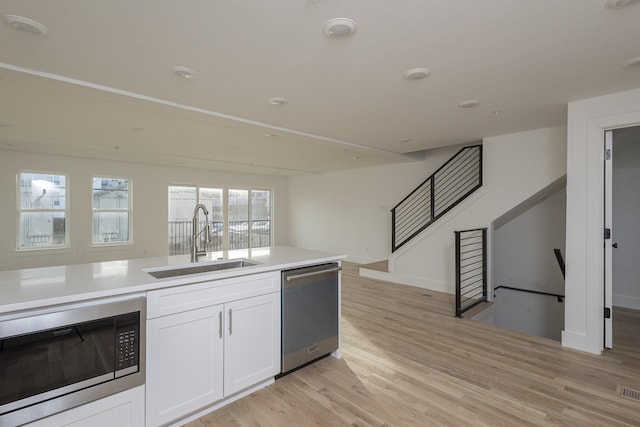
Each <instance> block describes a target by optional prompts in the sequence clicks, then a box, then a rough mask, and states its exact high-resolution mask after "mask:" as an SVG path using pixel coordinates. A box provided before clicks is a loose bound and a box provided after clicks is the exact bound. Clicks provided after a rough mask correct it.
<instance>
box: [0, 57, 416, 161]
mask: <svg viewBox="0 0 640 427" xmlns="http://www.w3.org/2000/svg"><path fill="white" fill-rule="evenodd" d="M0 68H3V69H6V70H10V71H16V72H20V73H25V74H28V75H32V76H36V77H42V78H46V79H51V80H56V81H59V82H63V83H69V84H73V85H77V86H81V87H85V88H89V89H95V90H99V91H102V92H107V93H112V94H116V95H121V96H126V97H129V98H134V99H138V100H141V101H147V102H153V103H156V104H159V105H163V106H167V107H173V108H179V109H182V110H186V111H191V112H194V113H200V114H205V115H208V116H212V117H216V118H219V119H223V120H229V121H233V122H236V123H242V124H246V125H251V126H257V127H261V128H265V129H269V130H272V131H278V132H282V133H287V134H291V135H297V136H303V137H307V138H313V139H317V140H320V141H324V142H330V143H333V144H338V145H342V146H345V147H350V148H357V149H359V150H364V151H370V152H377V153H384V154H392V155H397V156H399V157H408V156H406V155H404V154H402V153H397V152H394V151H389V150H383V149H380V148H376V147H369V146H366V145H360V144H354V143H352V142H347V141H343V140H340V139H336V138H330V137H327V136H322V135H316V134H313V133H308V132H302V131H299V130H295V129H289V128H285V127H282V126H276V125H271V124H269V123H263V122H258V121H255V120H249V119H245V118H244V117H238V116H233V115H230V114H224V113H219V112H217V111H211V110H207V109H204V108H199V107H194V106H191V105H186V104H180V103H177V102H173V101H168V100H166V99H161V98H156V97H153V96H148V95H143V94H140V93H135V92H130V91H128V90H122V89H117V88H114V87H110V86H105V85H100V84H96V83H91V82H86V81H83V80H78V79H74V78H70V77H65V76H61V75H58V74H53V73H47V72H45V71H39V70H33V69H30V68H25V67H20V66H17V65H12V64H7V63H5V62H0Z"/></svg>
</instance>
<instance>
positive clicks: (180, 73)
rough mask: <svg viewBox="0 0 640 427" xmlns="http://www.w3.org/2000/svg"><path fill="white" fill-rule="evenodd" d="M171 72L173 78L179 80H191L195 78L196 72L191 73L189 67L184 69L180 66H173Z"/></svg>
mask: <svg viewBox="0 0 640 427" xmlns="http://www.w3.org/2000/svg"><path fill="white" fill-rule="evenodd" d="M171 72H172V73H173V75H174V76H176V77H180V78H181V79H187V80H193V79H195V78H196V72H195V71H193V70H192V69H191V68H189V67H184V66H182V65H174V66H173V67H171Z"/></svg>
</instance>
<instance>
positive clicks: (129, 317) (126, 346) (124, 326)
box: [116, 313, 139, 371]
mask: <svg viewBox="0 0 640 427" xmlns="http://www.w3.org/2000/svg"><path fill="white" fill-rule="evenodd" d="M134 317H135V318H134ZM138 321H139V316H138V313H130V314H125V315H122V316H119V318H118V320H117V322H116V325H117V327H116V330H117V335H116V370H117V371H120V370H122V369H127V368H130V367H132V366H137V365H138V359H139V355H138V348H139V342H138Z"/></svg>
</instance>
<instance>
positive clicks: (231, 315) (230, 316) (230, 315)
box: [229, 309, 233, 335]
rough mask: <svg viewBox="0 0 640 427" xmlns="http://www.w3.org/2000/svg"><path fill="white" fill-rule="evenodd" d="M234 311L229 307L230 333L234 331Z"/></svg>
mask: <svg viewBox="0 0 640 427" xmlns="http://www.w3.org/2000/svg"><path fill="white" fill-rule="evenodd" d="M232 327H233V312H232V311H231V309H229V335H231V334H232V333H233V329H232Z"/></svg>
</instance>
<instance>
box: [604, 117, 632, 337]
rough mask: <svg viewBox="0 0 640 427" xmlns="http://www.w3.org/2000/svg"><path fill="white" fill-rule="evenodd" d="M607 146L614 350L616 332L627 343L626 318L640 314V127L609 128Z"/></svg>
mask: <svg viewBox="0 0 640 427" xmlns="http://www.w3.org/2000/svg"><path fill="white" fill-rule="evenodd" d="M605 149H606V150H611V151H610V152H609V153H610V155H608V153H607V152H606V151H605V160H606V161H605V228H607V229H610V230H611V232H610V239H606V237H607V235H606V233H607V232H606V231H605V239H606V240H605V294H604V301H605V320H604V321H605V340H604V345H605V347H607V348H612V347H613V341H614V340H613V337H614V336H616V339H618V337H619V339H620V340H622V342H620V343H619V344H622V345H625V342H624V340H625V338H624V337H625V335H624V334H620V333H619V332H620V331H621V330H622V329H624V328H625V326H624V319H628V318H633V317H637V316H636V315H637V314H638V313H640V262H639V261H640V256H639V254H640V226H639V225H638V222H637V218H638V212H640V210H639V209H640V189H639V188H638V183H640V126H634V127H627V128H621V129H614V130H611V131H607V132H606V133H605ZM609 157H610V159H609ZM608 160H610V161H608ZM607 308H609V309H610V311H609V312H607ZM614 312H615V313H617V314H619V315H620V316H617V315H616V316H614ZM607 316H609V317H607ZM616 326H617V329H618V331H616V330H615V329H616ZM617 332H618V333H617Z"/></svg>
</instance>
